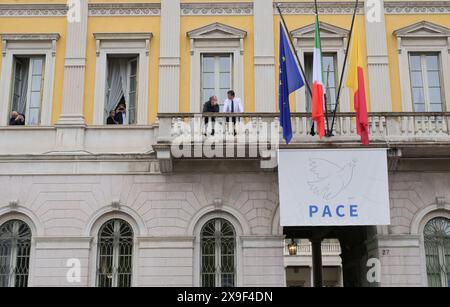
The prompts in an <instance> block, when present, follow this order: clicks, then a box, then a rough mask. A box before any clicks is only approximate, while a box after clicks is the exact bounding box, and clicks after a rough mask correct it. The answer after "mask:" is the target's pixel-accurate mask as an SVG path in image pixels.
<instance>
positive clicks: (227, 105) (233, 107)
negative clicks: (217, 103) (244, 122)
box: [223, 90, 244, 135]
mask: <svg viewBox="0 0 450 307" xmlns="http://www.w3.org/2000/svg"><path fill="white" fill-rule="evenodd" d="M227 95H228V99H226V100H225V102H224V107H223V112H224V113H244V105H243V103H242V100H241V98H237V97H236V93H235V92H234V91H233V90H230V91H228V93H227ZM231 121H232V122H233V127H234V128H233V129H234V135H236V134H237V133H236V117H232V119H231ZM229 122H230V119H229V118H227V123H229Z"/></svg>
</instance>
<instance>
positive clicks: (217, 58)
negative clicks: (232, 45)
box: [200, 53, 234, 110]
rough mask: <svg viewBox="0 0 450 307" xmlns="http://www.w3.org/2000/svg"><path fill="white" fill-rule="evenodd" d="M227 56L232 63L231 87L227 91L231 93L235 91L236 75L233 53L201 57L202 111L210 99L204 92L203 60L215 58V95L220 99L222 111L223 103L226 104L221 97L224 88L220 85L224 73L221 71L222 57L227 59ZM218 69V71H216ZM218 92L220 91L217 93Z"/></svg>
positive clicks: (204, 54) (203, 55) (203, 54)
mask: <svg viewBox="0 0 450 307" xmlns="http://www.w3.org/2000/svg"><path fill="white" fill-rule="evenodd" d="M225 56H227V57H228V58H229V61H230V71H229V72H227V73H229V74H230V80H229V81H230V87H229V88H228V89H227V92H228V91H229V90H231V89H233V88H234V74H233V70H234V69H233V62H234V61H233V53H202V54H201V55H200V57H201V60H200V63H201V68H200V73H201V75H200V79H201V80H200V91H201V94H200V95H201V100H200V110H202V109H203V105H204V103H205V102H206V101H208V99H209V97H205V96H204V90H205V88H204V73H205V71H204V62H203V60H204V59H205V57H214V66H215V67H214V72H213V73H214V78H215V80H214V91H215V92H214V95H216V96H217V97H218V98H219V105H220V109H221V110H222V107H223V103H224V102H225V99H222V98H221V97H220V90H223V89H222V88H221V85H220V82H221V81H220V75H221V74H222V71H221V70H220V58H221V57H225ZM217 68H218V70H216V69H217ZM217 90H218V91H217Z"/></svg>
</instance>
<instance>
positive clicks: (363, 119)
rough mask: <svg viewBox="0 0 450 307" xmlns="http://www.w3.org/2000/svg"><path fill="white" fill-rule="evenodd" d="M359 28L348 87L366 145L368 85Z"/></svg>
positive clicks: (367, 135)
mask: <svg viewBox="0 0 450 307" xmlns="http://www.w3.org/2000/svg"><path fill="white" fill-rule="evenodd" d="M358 31H359V28H358V26H357V25H356V26H355V29H354V30H353V41H352V52H351V55H350V63H349V68H348V79H347V87H348V88H350V89H351V90H352V92H353V93H354V96H353V99H354V105H355V112H356V131H357V132H358V135H359V136H361V141H362V143H363V144H364V145H369V115H368V113H367V99H366V87H365V77H364V64H363V62H362V60H363V57H362V52H361V50H362V49H361V44H360V41H359V32H358Z"/></svg>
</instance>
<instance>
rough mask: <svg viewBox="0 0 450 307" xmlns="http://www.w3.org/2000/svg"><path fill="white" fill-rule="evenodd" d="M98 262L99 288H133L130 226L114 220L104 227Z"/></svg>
mask: <svg viewBox="0 0 450 307" xmlns="http://www.w3.org/2000/svg"><path fill="white" fill-rule="evenodd" d="M97 261H98V262H97V285H98V286H99V287H108V288H109V287H131V277H132V267H133V230H132V228H131V226H130V224H128V223H127V222H125V221H123V220H120V219H114V220H110V221H108V222H107V223H105V224H104V225H103V226H102V228H101V229H100V232H99V237H98V260H97Z"/></svg>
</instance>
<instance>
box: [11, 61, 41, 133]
mask: <svg viewBox="0 0 450 307" xmlns="http://www.w3.org/2000/svg"><path fill="white" fill-rule="evenodd" d="M18 58H19V59H20V58H27V59H29V63H28V81H27V83H28V85H27V93H26V95H27V98H26V99H27V103H26V107H25V114H24V115H25V126H39V125H40V123H41V117H42V99H43V92H44V83H45V56H42V55H30V56H14V58H13V69H12V71H13V73H12V79H13V80H12V82H11V96H10V103H9V111H10V113H11V112H12V111H13V103H14V97H13V96H14V93H15V92H14V86H15V82H16V78H15V74H16V63H17V61H18ZM35 59H41V60H42V66H41V75H40V76H41V82H40V91H39V92H40V102H39V108H37V109H38V110H39V112H38V113H39V114H38V122H37V123H36V124H30V122H29V119H30V109H31V106H30V103H31V94H32V92H33V91H32V89H31V86H32V82H33V66H32V65H33V64H32V63H33V60H35Z"/></svg>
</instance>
